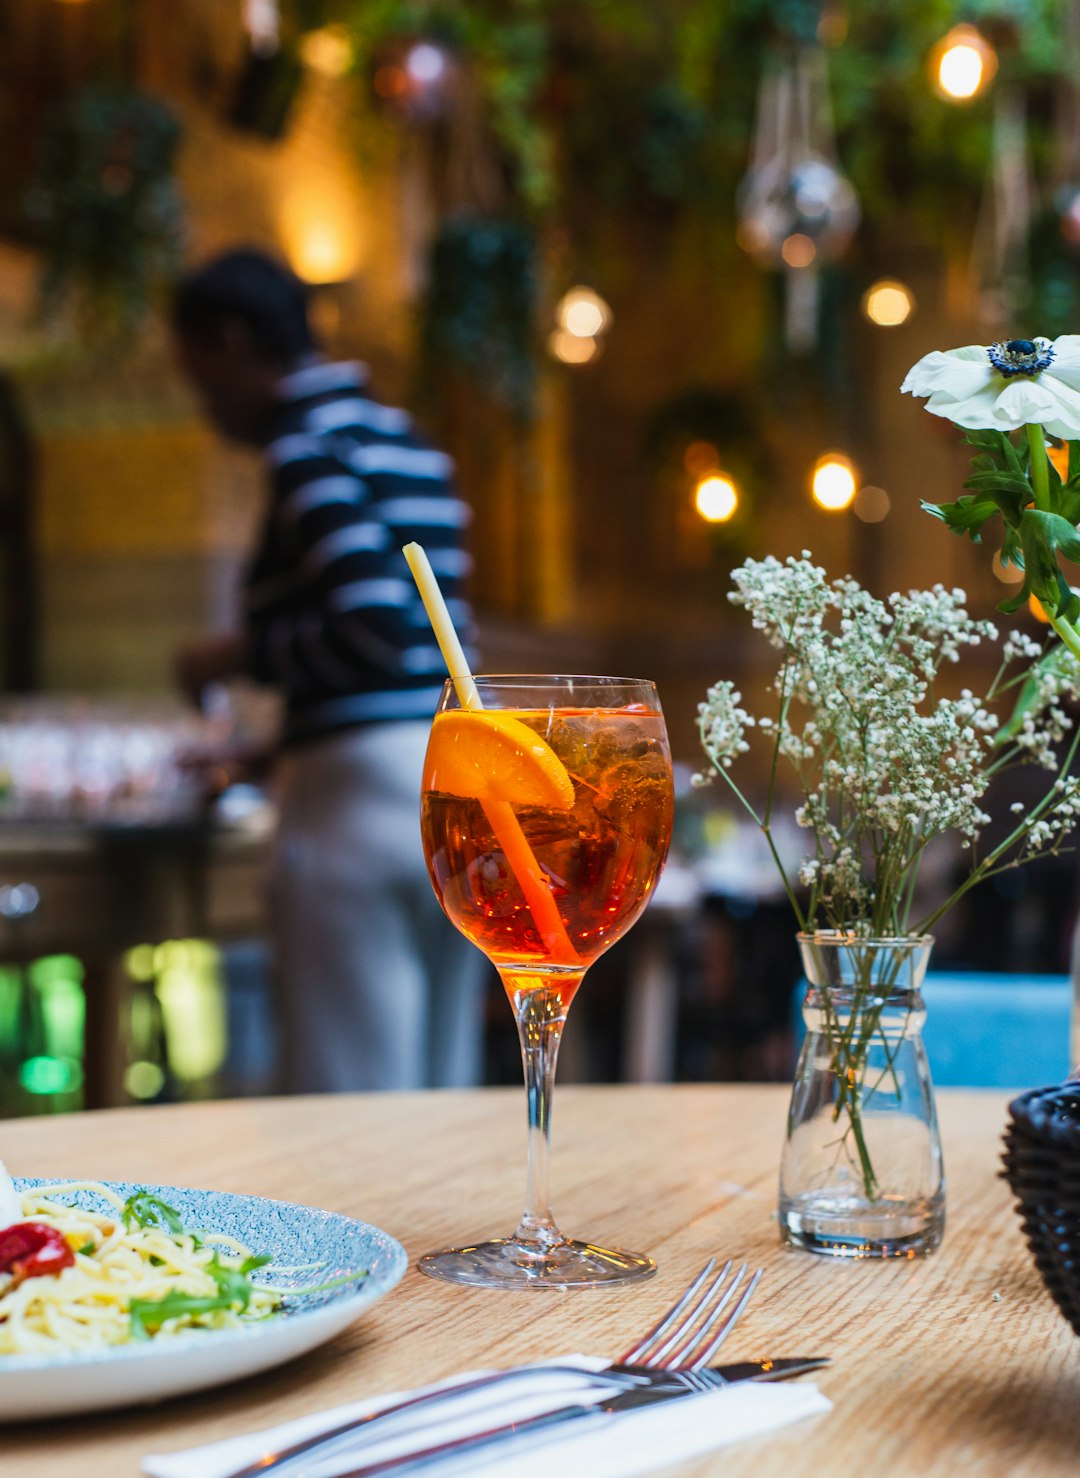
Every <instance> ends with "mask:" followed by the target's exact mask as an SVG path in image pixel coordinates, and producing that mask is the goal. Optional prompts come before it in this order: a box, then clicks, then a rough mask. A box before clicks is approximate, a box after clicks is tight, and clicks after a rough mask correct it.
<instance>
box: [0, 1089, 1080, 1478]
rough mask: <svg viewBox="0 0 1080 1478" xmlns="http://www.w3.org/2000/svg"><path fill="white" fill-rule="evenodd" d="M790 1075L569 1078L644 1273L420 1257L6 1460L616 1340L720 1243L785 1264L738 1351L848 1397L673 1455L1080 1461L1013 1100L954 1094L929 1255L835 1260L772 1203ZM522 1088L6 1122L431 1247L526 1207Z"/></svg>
mask: <svg viewBox="0 0 1080 1478" xmlns="http://www.w3.org/2000/svg"><path fill="white" fill-rule="evenodd" d="M786 1097H787V1095H786V1092H785V1090H784V1089H782V1088H772V1087H760V1088H759V1087H674V1088H673V1087H655V1088H654V1087H632V1088H566V1089H563V1090H562V1091H561V1092H559V1093H558V1094H557V1095H556V1101H557V1114H556V1121H555V1122H556V1144H555V1161H554V1169H555V1176H554V1180H555V1191H556V1197H557V1210H558V1212H559V1214H560V1220H561V1222H562V1224H563V1226H564V1227H565V1228H566V1229H568V1230H570V1231H573V1232H575V1233H579V1234H580V1233H583V1232H587V1233H588V1234H589V1235H590V1236H594V1237H596V1238H598V1239H601V1240H602V1239H605V1238H610V1239H617V1240H619V1241H622V1242H623V1243H624V1245H626V1246H629V1247H634V1248H647V1249H648V1250H650V1251H651V1252H653V1253H654V1254H655V1256H656V1258H657V1260H658V1261H659V1263H660V1271H659V1273H658V1274H657V1276H656V1277H655V1278H654V1279H653V1280H651V1281H650V1282H648V1283H645V1284H641V1285H638V1286H637V1287H634V1288H629V1289H624V1290H622V1291H610V1290H609V1291H606V1292H597V1293H572V1294H564V1295H558V1294H554V1295H552V1294H536V1293H533V1294H528V1293H522V1294H506V1293H496V1292H488V1291H484V1290H478V1289H464V1288H454V1287H450V1286H448V1285H445V1284H440V1283H434V1282H430V1281H429V1280H427V1279H425V1278H423V1277H422V1276H421V1275H420V1274H418V1273H416V1272H415V1271H410V1272H409V1273H408V1274H406V1277H405V1279H404V1281H403V1282H402V1283H401V1285H400V1286H399V1287H398V1288H397V1289H396V1290H395V1292H394V1293H392V1294H391V1295H390V1296H389V1297H388V1298H387V1299H386V1300H385V1301H384V1302H382V1303H380V1304H379V1305H377V1306H376V1307H375V1308H374V1309H373V1310H372V1311H371V1312H370V1313H369V1314H367V1315H366V1316H365V1317H364V1318H363V1319H362V1320H361V1321H360V1322H359V1323H358V1324H357V1325H356V1326H355V1327H354V1328H353V1329H352V1330H351V1331H349V1332H347V1333H346V1334H344V1335H343V1336H341V1337H340V1338H339V1339H338V1340H336V1341H335V1342H334V1343H333V1344H331V1345H329V1346H327V1347H325V1348H324V1349H322V1350H320V1351H317V1352H315V1353H314V1354H312V1355H309V1356H308V1357H306V1358H305V1359H304V1360H302V1361H300V1362H298V1363H296V1364H293V1365H291V1366H286V1367H284V1368H282V1369H281V1370H279V1371H277V1372H273V1373H271V1374H268V1375H265V1376H260V1377H258V1378H256V1379H253V1380H249V1381H247V1382H245V1383H243V1384H242V1385H237V1386H234V1387H231V1388H228V1389H224V1390H221V1391H218V1392H214V1393H211V1394H208V1395H203V1396H195V1397H188V1398H186V1399H183V1400H181V1401H177V1402H175V1403H173V1404H170V1405H166V1406H163V1407H161V1408H158V1409H147V1410H141V1411H132V1412H126V1413H116V1414H112V1415H106V1416H102V1417H96V1418H93V1419H79V1420H73V1421H70V1422H60V1423H56V1422H53V1423H49V1424H48V1425H41V1426H37V1427H25V1428H6V1429H4V1430H3V1431H2V1432H0V1470H2V1471H3V1473H4V1474H5V1475H6V1474H9V1473H10V1474H11V1475H12V1478H15V1475H16V1474H17V1475H18V1478H71V1475H73V1474H77V1475H78V1478H126V1475H133V1474H135V1473H137V1471H138V1462H139V1458H140V1456H141V1455H142V1454H144V1453H146V1452H149V1451H159V1452H160V1451H168V1450H172V1449H177V1448H181V1447H187V1446H191V1445H193V1444H195V1443H201V1442H206V1441H210V1440H213V1439H215V1438H219V1437H224V1436H225V1435H227V1434H230V1433H236V1432H240V1431H243V1430H250V1429H255V1428H258V1427H260V1426H266V1425H269V1424H272V1423H274V1422H278V1421H282V1420H285V1419H286V1418H289V1417H293V1416H298V1415H300V1414H301V1413H304V1412H310V1411H313V1410H318V1409H319V1408H321V1407H326V1406H331V1405H333V1404H335V1403H339V1402H342V1401H344V1400H347V1399H353V1398H357V1397H360V1396H362V1395H364V1394H366V1393H376V1392H381V1391H388V1390H392V1389H396V1388H400V1387H403V1386H410V1385H417V1384H420V1383H422V1382H425V1381H430V1380H434V1379H436V1378H438V1377H442V1376H447V1375H450V1374H451V1373H453V1372H455V1371H460V1370H464V1369H467V1368H470V1367H475V1366H477V1365H485V1364H504V1363H505V1364H510V1363H511V1362H514V1361H520V1360H525V1359H528V1358H531V1357H534V1356H540V1355H554V1354H557V1353H560V1352H567V1351H571V1350H586V1351H590V1352H594V1351H595V1352H598V1353H601V1354H604V1353H608V1354H612V1355H614V1354H615V1353H616V1352H617V1351H618V1350H620V1349H622V1348H625V1346H626V1345H627V1344H628V1343H629V1342H630V1340H631V1339H632V1338H633V1337H635V1336H636V1335H637V1334H639V1333H640V1332H643V1331H644V1329H645V1327H646V1326H647V1325H648V1324H649V1323H650V1322H651V1321H652V1320H653V1319H654V1318H655V1316H656V1315H657V1314H658V1313H659V1311H660V1310H662V1309H663V1308H664V1307H666V1305H667V1304H668V1303H669V1302H670V1301H671V1300H672V1298H673V1296H674V1295H675V1293H676V1291H677V1290H679V1289H681V1287H682V1286H683V1285H684V1284H685V1283H686V1282H687V1281H688V1280H689V1278H690V1276H691V1274H692V1273H693V1272H694V1271H695V1270H696V1269H697V1268H698V1266H699V1265H700V1264H701V1263H702V1262H703V1261H704V1259H705V1257H706V1256H707V1255H708V1254H710V1253H713V1252H719V1253H721V1254H727V1255H731V1256H735V1257H738V1258H743V1257H746V1258H750V1259H752V1260H753V1261H755V1262H756V1261H758V1260H760V1261H761V1262H763V1263H764V1264H765V1267H766V1275H765V1278H764V1279H763V1280H762V1283H761V1286H760V1288H759V1290H758V1293H757V1295H756V1296H755V1299H754V1302H753V1303H752V1304H751V1306H750V1308H749V1310H748V1311H747V1314H746V1315H745V1317H744V1319H743V1322H742V1324H741V1325H740V1327H739V1329H738V1330H737V1331H736V1333H735V1334H734V1335H733V1336H732V1338H731V1340H730V1341H729V1344H728V1346H727V1349H726V1351H725V1353H726V1354H728V1355H730V1356H731V1358H740V1357H747V1356H755V1355H766V1354H767V1355H793V1354H798V1355H801V1354H819V1353H827V1354H831V1355H832V1356H833V1358H834V1362H835V1363H834V1365H833V1367H832V1368H831V1369H830V1370H828V1371H826V1372H825V1373H824V1374H823V1375H821V1376H820V1377H819V1381H820V1384H821V1386H822V1388H823V1389H824V1390H825V1392H826V1393H827V1394H828V1395H829V1396H830V1397H831V1398H832V1399H833V1400H834V1402H835V1410H834V1411H833V1412H832V1414H831V1415H829V1416H826V1417H822V1418H818V1419H815V1420H813V1421H811V1422H805V1423H803V1424H801V1425H799V1426H798V1427H794V1428H791V1429H789V1430H786V1431H783V1432H781V1433H779V1434H777V1435H776V1436H774V1437H769V1438H765V1439H760V1440H758V1441H754V1442H750V1443H746V1444H743V1445H742V1446H739V1447H736V1448H731V1449H728V1450H727V1451H726V1452H724V1453H722V1454H716V1455H714V1456H713V1457H711V1458H708V1459H702V1460H699V1461H697V1462H694V1463H691V1464H684V1465H682V1466H680V1467H678V1468H677V1469H669V1470H668V1475H669V1478H674V1475H676V1474H678V1478H704V1475H706V1474H710V1475H711V1474H720V1473H723V1474H725V1475H728V1478H740V1475H750V1474H752V1473H753V1474H757V1475H762V1474H765V1475H774V1474H775V1475H777V1478H780V1475H783V1478H793V1475H800V1474H801V1475H806V1478H822V1475H825V1474H837V1473H858V1472H862V1471H872V1472H873V1473H874V1474H875V1478H881V1475H904V1478H908V1475H912V1478H914V1475H919V1478H930V1475H942V1478H944V1475H946V1474H947V1475H950V1478H955V1475H957V1474H967V1473H970V1474H978V1475H979V1478H998V1475H1000V1478H1024V1475H1030V1478H1056V1475H1061V1478H1065V1475H1066V1474H1068V1475H1070V1478H1072V1475H1075V1474H1076V1472H1077V1466H1078V1456H1077V1453H1078V1448H1077V1436H1076V1433H1077V1412H1078V1408H1080V1345H1078V1344H1077V1341H1076V1337H1075V1336H1074V1335H1073V1334H1072V1332H1071V1331H1070V1329H1069V1327H1068V1326H1067V1324H1066V1323H1065V1321H1064V1320H1063V1319H1062V1318H1061V1316H1060V1315H1059V1314H1058V1313H1057V1310H1056V1309H1055V1307H1054V1306H1053V1304H1052V1303H1051V1302H1050V1299H1049V1297H1048V1296H1047V1295H1046V1293H1045V1292H1044V1290H1043V1287H1042V1283H1041V1281H1040V1279H1039V1277H1038V1275H1037V1273H1036V1271H1035V1268H1034V1266H1033V1264H1032V1263H1031V1260H1030V1258H1029V1256H1028V1253H1027V1251H1026V1248H1025V1246H1024V1244H1023V1242H1022V1240H1021V1237H1020V1232H1019V1229H1018V1223H1017V1221H1016V1218H1015V1215H1014V1213H1013V1211H1012V1209H1011V1206H1010V1201H1009V1196H1008V1192H1007V1190H1006V1187H1005V1186H1004V1184H1003V1183H1002V1182H1001V1181H999V1180H998V1178H997V1168H998V1154H999V1146H1000V1132H1001V1128H1002V1124H1003V1122H1004V1118H1005V1098H1004V1096H1002V1095H1001V1094H998V1093H948V1092H946V1093H943V1094H942V1095H941V1111H942V1120H943V1130H944V1137H945V1154H946V1167H947V1171H948V1177H949V1226H948V1230H947V1232H946V1237H945V1243H944V1246H943V1247H942V1249H941V1251H940V1252H939V1253H938V1254H937V1255H936V1256H934V1257H932V1258H930V1259H927V1260H925V1261H918V1262H890V1263H870V1262H866V1263H840V1262H832V1261H829V1260H826V1259H823V1258H816V1257H812V1256H809V1255H807V1254H803V1253H795V1252H790V1251H785V1250H784V1249H782V1248H781V1247H780V1246H779V1244H778V1241H777V1232H776V1223H775V1219H774V1206H775V1193H776V1166H777V1158H778V1153H779V1149H780V1142H781V1135H782V1132H783V1122H784V1113H785V1104H786ZM523 1119H524V1105H523V1103H522V1101H521V1094H520V1093H518V1092H511V1091H509V1090H502V1089H500V1090H487V1091H484V1092H474V1093H448V1094H439V1095H436V1094H414V1095H413V1094H410V1095H386V1096H367V1097H355V1098H337V1099H328V1098H323V1099H319V1098H309V1099H292V1100H289V1099H279V1100H275V1101H266V1102H255V1101H246V1102H245V1101H239V1102H234V1103H226V1104H214V1103H208V1104H197V1105H188V1106H184V1107H179V1108H143V1109H124V1110H117V1111H111V1112H108V1113H99V1114H85V1115H74V1116H71V1117H68V1118H54V1119H41V1120H33V1121H29V1120H22V1121H19V1122H15V1123H3V1124H0V1156H2V1157H3V1158H4V1159H5V1160H6V1161H7V1162H8V1165H9V1167H10V1168H11V1169H12V1170H13V1171H15V1172H17V1173H24V1174H37V1175H47V1176H57V1177H59V1176H79V1177H82V1176H90V1175H92V1176H98V1177H101V1178H109V1179H127V1180H138V1179H142V1178H146V1179H148V1180H155V1181H162V1182H179V1183H181V1184H197V1185H202V1186H207V1187H213V1188H217V1189H224V1190H236V1191H253V1192H258V1193H262V1194H266V1195H270V1196H281V1197H286V1198H289V1199H293V1200H297V1201H305V1202H312V1203H315V1204H317V1205H320V1206H325V1207H329V1208H331V1209H333V1210H335V1211H344V1212H350V1213H353V1214H355V1215H357V1216H360V1217H363V1218H365V1219H366V1220H368V1221H373V1222H375V1223H376V1224H377V1225H379V1226H382V1227H384V1228H386V1230H388V1231H390V1232H393V1233H394V1234H395V1235H397V1236H398V1237H399V1238H401V1240H402V1241H403V1242H404V1243H405V1245H406V1247H407V1249H408V1251H409V1255H410V1257H411V1258H413V1259H415V1258H416V1256H417V1255H418V1254H419V1253H421V1252H423V1251H425V1250H427V1249H429V1248H432V1247H438V1246H441V1245H445V1244H447V1243H449V1242H452V1241H454V1240H458V1239H463V1238H464V1239H467V1238H471V1237H474V1236H483V1235H487V1234H498V1233H501V1232H504V1231H506V1230H508V1229H509V1228H510V1227H511V1225H512V1224H513V1221H514V1218H515V1214H516V1212H517V1210H518V1203H519V1197H520V1194H521V1174H522V1167H521V1159H522V1153H523V1137H524V1136H523Z"/></svg>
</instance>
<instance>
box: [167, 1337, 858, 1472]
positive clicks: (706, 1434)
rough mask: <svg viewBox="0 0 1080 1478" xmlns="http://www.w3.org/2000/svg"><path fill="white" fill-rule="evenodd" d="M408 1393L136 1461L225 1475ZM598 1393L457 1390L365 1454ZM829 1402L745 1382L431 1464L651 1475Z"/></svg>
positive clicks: (576, 1388) (580, 1361)
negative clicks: (449, 1402) (455, 1397)
mask: <svg viewBox="0 0 1080 1478" xmlns="http://www.w3.org/2000/svg"><path fill="white" fill-rule="evenodd" d="M551 1363H552V1364H558V1365H567V1364H574V1365H578V1366H580V1367H581V1369H582V1370H596V1369H599V1368H600V1367H601V1366H603V1365H604V1364H606V1363H607V1362H606V1361H603V1360H599V1359H593V1358H591V1357H589V1356H585V1355H570V1356H567V1357H565V1358H563V1359H559V1360H557V1361H552V1362H551ZM482 1373H483V1372H477V1371H471V1372H469V1374H468V1375H461V1376H457V1377H455V1378H454V1380H452V1381H444V1382H442V1383H440V1385H436V1386H428V1387H424V1388H423V1389H425V1390H440V1389H442V1388H443V1387H445V1386H453V1385H456V1384H457V1383H458V1382H459V1381H465V1380H469V1379H471V1378H472V1377H473V1376H474V1375H477V1374H482ZM415 1394H417V1392H400V1391H399V1392H396V1393H394V1394H392V1395H388V1396H381V1397H379V1398H378V1399H377V1400H374V1401H370V1400H369V1401H357V1402H354V1403H352V1404H351V1405H348V1406H339V1407H336V1408H335V1409H334V1410H332V1411H323V1412H320V1413H318V1414H317V1415H316V1416H310V1417H301V1418H300V1419H298V1420H297V1421H292V1422H286V1423H285V1424H284V1425H282V1426H278V1427H271V1428H269V1429H268V1430H266V1431H262V1432H252V1433H250V1434H249V1435H248V1436H245V1437H231V1438H229V1439H227V1440H226V1441H224V1442H214V1443H211V1444H210V1445H209V1446H206V1447H189V1448H187V1449H186V1450H185V1451H182V1452H174V1453H169V1454H166V1455H153V1456H150V1457H146V1458H144V1459H143V1464H142V1467H143V1472H144V1473H147V1474H149V1475H150V1478H226V1475H227V1474H229V1473H232V1472H233V1471H234V1470H235V1469H236V1468H239V1467H243V1466H244V1464H246V1463H250V1462H253V1461H254V1460H255V1459H256V1458H258V1457H259V1456H260V1455H262V1454H266V1453H272V1452H276V1451H280V1449H281V1448H283V1447H288V1446H289V1445H290V1444H291V1443H293V1442H297V1441H300V1440H302V1439H303V1438H305V1437H310V1436H313V1435H315V1434H317V1433H318V1432H321V1431H325V1430H326V1429H327V1428H328V1427H333V1426H336V1425H338V1424H339V1423H341V1422H345V1421H349V1420H351V1419H352V1418H354V1417H359V1416H363V1415H365V1414H366V1413H367V1412H369V1411H376V1410H378V1408H379V1407H380V1406H389V1405H392V1404H393V1403H394V1402H396V1401H400V1400H402V1399H404V1397H405V1396H407V1395H415ZM605 1394H608V1392H605V1391H601V1390H597V1389H596V1388H595V1387H589V1388H588V1389H586V1388H584V1387H583V1385H582V1384H580V1383H578V1382H577V1381H575V1379H574V1378H573V1377H572V1376H566V1377H555V1376H552V1378H551V1379H550V1380H549V1381H545V1382H544V1384H543V1389H542V1390H537V1389H536V1388H535V1387H530V1389H529V1390H528V1392H527V1393H525V1392H523V1391H522V1390H521V1389H520V1388H516V1389H510V1390H507V1391H506V1392H505V1393H504V1394H503V1395H501V1396H500V1397H499V1400H500V1403H501V1404H500V1405H499V1406H498V1408H497V1409H496V1410H494V1411H493V1410H492V1409H491V1403H492V1401H493V1399H494V1393H493V1392H492V1391H491V1390H490V1389H489V1390H486V1391H480V1392H477V1393H475V1394H474V1395H471V1396H468V1397H462V1398H461V1400H460V1401H458V1402H456V1403H455V1404H454V1406H453V1419H452V1420H450V1419H448V1416H447V1409H446V1407H445V1406H442V1407H437V1408H436V1409H435V1411H433V1412H428V1413H426V1414H424V1415H423V1416H422V1417H421V1415H420V1414H419V1413H417V1414H415V1415H414V1416H412V1417H411V1419H410V1420H409V1422H408V1424H407V1425H405V1424H404V1422H403V1424H402V1427H400V1428H399V1427H397V1426H395V1428H394V1431H395V1435H394V1437H392V1438H389V1439H387V1440H385V1441H383V1442H380V1443H379V1445H378V1447H377V1448H376V1447H375V1446H374V1444H372V1445H370V1446H368V1445H365V1447H364V1450H363V1458H364V1459H365V1460H367V1461H370V1462H374V1461H375V1459H376V1458H385V1457H392V1456H394V1455H396V1454H397V1453H399V1452H404V1451H415V1450H416V1449H417V1448H418V1447H423V1446H429V1445H433V1444H434V1443H436V1442H441V1441H444V1440H447V1439H448V1438H451V1437H454V1436H458V1435H462V1434H464V1433H466V1432H469V1431H475V1430H476V1429H477V1426H478V1422H477V1420H476V1417H475V1413H476V1412H477V1411H478V1410H480V1409H481V1408H483V1409H484V1410H485V1420H484V1422H483V1426H484V1427H485V1428H488V1427H492V1426H495V1425H498V1424H501V1423H503V1422H510V1421H518V1420H522V1419H523V1418H525V1417H527V1416H535V1415H538V1414H540V1413H541V1412H544V1411H552V1410H554V1409H555V1408H556V1407H559V1406H566V1405H569V1404H570V1403H579V1402H591V1401H597V1400H601V1399H602V1398H603V1396H604V1395H605ZM831 1410H832V1403H831V1402H830V1401H829V1400H828V1399H827V1398H826V1397H825V1396H823V1395H822V1394H821V1392H820V1391H819V1390H818V1388H817V1386H815V1385H813V1384H810V1383H807V1382H805V1381H794V1382H787V1383H779V1384H775V1385H774V1384H771V1383H769V1382H749V1381H748V1382H744V1383H741V1384H739V1385H736V1386H731V1387H729V1388H728V1389H726V1390H720V1391H715V1392H710V1393H709V1394H707V1395H703V1396H693V1397H689V1398H687V1399H685V1400H679V1401H670V1402H665V1403H664V1404H662V1405H659V1406H652V1407H644V1408H643V1409H641V1410H639V1411H631V1412H625V1413H622V1414H620V1415H618V1416H613V1417H612V1418H611V1419H610V1420H608V1421H606V1422H595V1423H594V1422H585V1423H583V1424H581V1426H580V1427H579V1425H578V1424H577V1423H573V1422H568V1423H567V1424H566V1426H565V1427H563V1428H561V1429H560V1431H559V1436H558V1437H557V1438H556V1437H555V1435H554V1434H553V1433H550V1434H548V1435H547V1436H546V1437H545V1440H544V1441H543V1442H540V1441H539V1439H537V1444H536V1445H535V1446H534V1445H532V1443H526V1442H524V1441H519V1442H507V1443H503V1444H500V1445H499V1446H496V1447H491V1448H488V1449H487V1450H486V1451H482V1452H471V1453H469V1454H468V1455H467V1456H466V1457H462V1456H458V1457H457V1458H456V1459H454V1460H452V1461H451V1460H449V1459H448V1460H447V1461H446V1462H445V1464H440V1465H437V1466H434V1467H432V1468H431V1471H432V1472H433V1473H437V1472H441V1471H446V1472H451V1471H455V1470H456V1471H458V1472H460V1471H463V1470H467V1471H468V1473H469V1474H470V1475H472V1474H474V1473H475V1474H478V1475H479V1474H482V1475H483V1478H551V1472H552V1457H553V1456H554V1457H555V1458H556V1461H557V1462H558V1464H559V1466H560V1468H561V1471H562V1472H564V1473H588V1474H589V1478H633V1475H634V1474H640V1473H649V1472H652V1471H653V1470H654V1469H656V1468H660V1467H664V1466H666V1465H669V1464H671V1463H677V1462H683V1461H686V1460H687V1459H689V1458H692V1457H697V1456H699V1455H700V1454H701V1453H704V1452H710V1451H712V1450H713V1449H714V1448H717V1447H726V1446H728V1445H729V1444H730V1443H733V1442H741V1441H743V1440H744V1439H745V1438H749V1437H759V1436H762V1435H764V1434H765V1433H767V1432H773V1431H776V1430H778V1429H779V1428H780V1427H785V1426H788V1425H789V1424H790V1423H791V1422H796V1421H801V1420H802V1419H803V1417H809V1416H820V1415H822V1414H823V1413H825V1412H827V1411H831ZM359 1466H361V1457H360V1454H359V1453H358V1452H356V1451H354V1452H353V1453H352V1454H351V1455H349V1456H339V1457H336V1458H333V1459H330V1460H329V1461H326V1462H322V1463H316V1462H315V1461H314V1458H312V1459H309V1466H308V1467H307V1468H306V1469H305V1478H333V1475H334V1474H338V1473H342V1472H345V1471H347V1470H348V1469H349V1468H352V1467H359Z"/></svg>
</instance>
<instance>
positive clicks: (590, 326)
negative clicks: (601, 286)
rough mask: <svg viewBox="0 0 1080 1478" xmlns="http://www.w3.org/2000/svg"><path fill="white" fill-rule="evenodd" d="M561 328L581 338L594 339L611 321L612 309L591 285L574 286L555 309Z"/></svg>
mask: <svg viewBox="0 0 1080 1478" xmlns="http://www.w3.org/2000/svg"><path fill="white" fill-rule="evenodd" d="M555 320H556V322H557V323H558V325H559V327H560V328H561V329H564V330H565V331H566V333H568V334H574V335H575V336H576V337H577V338H579V339H594V338H595V337H596V335H597V334H599V333H603V331H604V329H605V328H607V326H608V324H609V323H610V322H611V309H610V308H609V307H608V305H607V304H606V303H605V302H604V300H603V298H602V297H601V296H600V294H599V293H596V292H593V290H592V288H591V287H572V288H571V289H570V290H569V292H567V293H564V294H563V296H562V298H561V299H560V301H559V306H558V307H557V308H556V310H555Z"/></svg>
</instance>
